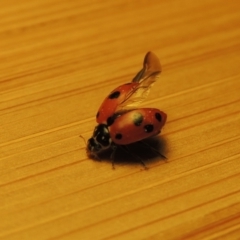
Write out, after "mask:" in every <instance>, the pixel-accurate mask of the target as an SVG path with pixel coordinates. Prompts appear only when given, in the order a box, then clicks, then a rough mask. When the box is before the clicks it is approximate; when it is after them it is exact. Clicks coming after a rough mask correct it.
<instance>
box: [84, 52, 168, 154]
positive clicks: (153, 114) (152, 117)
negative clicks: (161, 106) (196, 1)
mask: <svg viewBox="0 0 240 240" xmlns="http://www.w3.org/2000/svg"><path fill="white" fill-rule="evenodd" d="M160 72H161V65H160V62H159V59H158V58H157V56H156V55H155V54H154V53H152V52H148V53H147V54H146V56H145V58H144V61H143V69H142V70H141V71H140V72H139V73H138V74H137V75H136V76H135V77H134V78H133V80H132V82H130V83H127V84H124V85H121V86H119V87H117V88H116V89H114V90H113V91H112V92H111V93H110V94H109V95H108V97H107V98H106V99H105V100H104V101H103V103H102V105H101V106H100V108H99V111H98V113H97V115H96V121H97V123H98V124H99V125H98V126H96V127H95V129H94V132H93V136H92V137H91V138H90V139H89V140H88V143H87V153H88V155H90V156H93V157H97V156H98V154H99V153H100V152H101V151H103V150H105V149H108V148H112V149H113V153H114V152H115V150H116V148H117V147H118V146H122V147H124V146H126V145H128V144H131V143H134V142H138V141H141V140H143V139H146V138H149V137H152V136H155V135H157V134H159V133H160V131H161V129H162V127H163V126H164V124H165V122H166V119H167V115H166V114H165V113H164V112H162V111H160V110H158V109H155V108H136V106H137V105H139V103H141V102H142V101H143V100H144V99H145V98H146V97H147V96H148V93H149V90H150V88H151V86H152V85H153V83H154V82H155V81H156V79H157V78H158V76H159V74H160Z"/></svg>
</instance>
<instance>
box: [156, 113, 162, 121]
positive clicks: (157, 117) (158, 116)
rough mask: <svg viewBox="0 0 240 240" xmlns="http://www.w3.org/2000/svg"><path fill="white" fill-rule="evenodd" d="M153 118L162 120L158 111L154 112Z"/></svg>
mask: <svg viewBox="0 0 240 240" xmlns="http://www.w3.org/2000/svg"><path fill="white" fill-rule="evenodd" d="M155 118H156V119H157V120H158V121H159V122H161V121H162V116H161V114H160V113H155Z"/></svg>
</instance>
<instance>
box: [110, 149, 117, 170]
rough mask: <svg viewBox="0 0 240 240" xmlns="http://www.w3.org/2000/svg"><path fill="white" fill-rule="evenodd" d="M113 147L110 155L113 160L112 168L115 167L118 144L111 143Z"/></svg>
mask: <svg viewBox="0 0 240 240" xmlns="http://www.w3.org/2000/svg"><path fill="white" fill-rule="evenodd" d="M111 148H112V153H111V155H110V158H111V160H112V169H115V165H114V157H115V153H116V150H117V146H116V145H111Z"/></svg>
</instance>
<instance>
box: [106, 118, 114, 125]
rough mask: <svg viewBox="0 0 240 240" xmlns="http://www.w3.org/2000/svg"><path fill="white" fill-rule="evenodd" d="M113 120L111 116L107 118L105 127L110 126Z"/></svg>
mask: <svg viewBox="0 0 240 240" xmlns="http://www.w3.org/2000/svg"><path fill="white" fill-rule="evenodd" d="M114 120H115V118H114V117H113V116H111V117H109V118H108V119H107V125H108V126H111V125H112V124H113V123H114Z"/></svg>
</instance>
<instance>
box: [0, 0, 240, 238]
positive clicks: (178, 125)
mask: <svg viewBox="0 0 240 240" xmlns="http://www.w3.org/2000/svg"><path fill="white" fill-rule="evenodd" d="M239 10H240V3H239V2H238V1H237V0H234V1H228V2H226V1H222V0H213V1H207V0H204V1H201V2H193V1H189V0H184V1H173V0H172V1H171V0H170V1H131V2H128V1H120V0H119V1H104V2H102V1H101V2H100V1H91V2H89V1H63V0H62V1H61V0H60V1H56V0H51V1H45V0H43V1H42V0H41V1H40V0H35V1H20V2H19V1H15V0H9V1H2V2H1V8H0V16H1V21H0V29H1V30H0V39H1V40H0V50H1V54H0V60H1V64H0V91H1V92H0V93H1V101H0V123H1V127H0V135H1V138H0V171H1V172H0V215H1V222H0V238H1V239H240V237H239V236H240V184H239V179H240V162H239V160H240V148H239V145H240V140H239V136H240V107H239V106H240V64H239V63H240V42H239V39H240V28H239V26H240V15H239ZM149 50H152V51H154V52H155V53H156V54H157V55H158V56H159V58H160V60H161V63H162V67H163V72H162V75H161V78H160V79H159V82H157V83H156V84H155V86H154V87H153V88H152V91H151V93H150V95H149V98H148V100H147V101H146V102H144V103H143V106H152V107H156V108H160V109H162V110H163V111H165V112H166V113H167V114H168V122H167V124H166V126H165V127H164V129H163V131H162V134H161V136H160V137H159V140H160V141H159V143H160V144H161V145H162V146H161V147H160V149H161V151H162V152H163V153H164V154H166V155H167V157H168V161H167V163H165V162H163V161H161V160H160V159H159V158H158V157H157V158H156V159H155V160H154V161H146V164H147V166H148V167H149V170H148V171H143V170H142V167H141V165H140V164H139V163H134V162H132V161H129V162H128V161H126V159H128V160H131V156H128V155H126V154H124V153H121V152H120V153H119V154H118V159H117V160H118V161H117V162H116V170H112V169H111V162H110V161H109V160H103V161H101V162H98V161H93V160H90V159H88V157H87V156H86V153H85V143H84V141H83V140H82V139H81V138H79V134H81V135H82V136H83V137H84V138H86V139H88V138H89V137H90V136H91V133H92V131H93V128H94V126H95V125H96V122H95V114H96V112H97V110H98V107H99V105H100V103H101V101H102V100H103V99H104V97H105V96H106V95H107V94H108V93H109V92H110V91H111V90H112V89H114V88H115V87H117V86H118V85H121V84H123V83H126V82H129V81H130V80H131V79H132V77H133V76H135V74H136V73H137V71H138V70H140V68H141V64H142V60H143V57H144V55H145V53H146V52H147V51H149ZM152 144H156V142H152ZM154 146H155V145H154ZM125 158H126V159H125ZM121 160H125V161H123V162H121Z"/></svg>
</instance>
